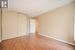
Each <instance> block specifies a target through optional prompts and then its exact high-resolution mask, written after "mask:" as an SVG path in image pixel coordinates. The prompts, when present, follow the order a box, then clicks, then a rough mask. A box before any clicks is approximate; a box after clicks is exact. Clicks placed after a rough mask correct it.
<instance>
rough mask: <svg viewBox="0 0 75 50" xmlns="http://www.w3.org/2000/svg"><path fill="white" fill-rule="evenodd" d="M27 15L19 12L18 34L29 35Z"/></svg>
mask: <svg viewBox="0 0 75 50" xmlns="http://www.w3.org/2000/svg"><path fill="white" fill-rule="evenodd" d="M27 20H28V19H27V16H26V15H24V14H18V35H19V36H23V35H27V28H28V27H27Z"/></svg>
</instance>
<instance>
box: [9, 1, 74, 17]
mask: <svg viewBox="0 0 75 50" xmlns="http://www.w3.org/2000/svg"><path fill="white" fill-rule="evenodd" d="M73 1H74V0H8V3H9V5H8V8H9V9H11V10H15V11H18V12H22V13H26V14H28V15H30V16H31V17H34V16H37V15H39V14H42V13H45V12H47V11H50V10H53V9H56V8H58V7H61V6H63V5H66V4H69V3H71V2H73Z"/></svg>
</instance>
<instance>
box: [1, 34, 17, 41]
mask: <svg viewBox="0 0 75 50" xmlns="http://www.w3.org/2000/svg"><path fill="white" fill-rule="evenodd" d="M16 37H17V34H16V33H14V34H12V33H8V34H3V35H2V40H7V39H11V38H16Z"/></svg>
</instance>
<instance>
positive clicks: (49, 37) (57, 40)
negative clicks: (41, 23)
mask: <svg viewBox="0 0 75 50" xmlns="http://www.w3.org/2000/svg"><path fill="white" fill-rule="evenodd" d="M40 35H42V34H40ZM42 36H45V37H48V38H52V39H55V40H57V41H60V42H63V43H67V44H70V45H73V46H75V44H74V43H70V42H67V41H64V40H60V39H57V38H55V37H50V36H47V35H42Z"/></svg>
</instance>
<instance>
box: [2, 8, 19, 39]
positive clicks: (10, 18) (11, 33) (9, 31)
mask: <svg viewBox="0 0 75 50" xmlns="http://www.w3.org/2000/svg"><path fill="white" fill-rule="evenodd" d="M17 26H18V20H17V13H16V12H14V11H10V10H7V9H3V13H2V38H3V39H9V38H13V37H15V36H17V31H18V29H17V28H18V27H17Z"/></svg>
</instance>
